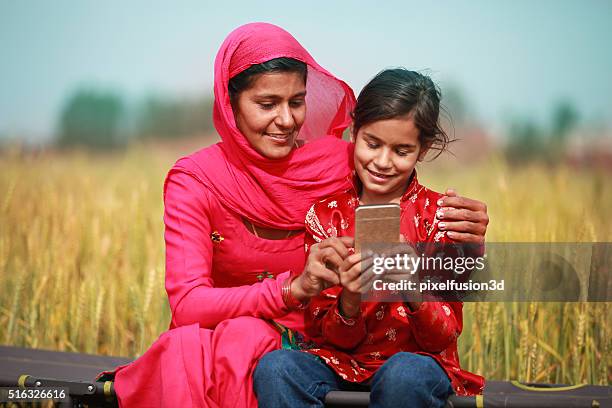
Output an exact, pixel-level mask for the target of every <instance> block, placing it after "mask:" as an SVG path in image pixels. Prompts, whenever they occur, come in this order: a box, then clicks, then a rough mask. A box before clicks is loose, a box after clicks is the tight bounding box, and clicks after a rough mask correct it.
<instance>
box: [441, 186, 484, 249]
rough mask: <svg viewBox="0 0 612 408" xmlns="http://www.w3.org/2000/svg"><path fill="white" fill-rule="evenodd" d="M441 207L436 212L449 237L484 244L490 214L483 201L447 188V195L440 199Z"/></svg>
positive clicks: (442, 227) (459, 240)
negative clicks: (461, 195)
mask: <svg viewBox="0 0 612 408" xmlns="http://www.w3.org/2000/svg"><path fill="white" fill-rule="evenodd" d="M438 206H440V207H441V209H440V210H438V213H437V214H436V218H438V219H439V220H440V222H439V223H438V228H439V229H440V230H441V231H447V235H448V237H449V238H451V239H453V240H455V241H457V242H465V243H476V244H483V243H484V241H485V239H484V237H485V234H486V232H487V225H488V224H489V216H488V215H487V206H486V204H485V203H483V202H482V201H478V200H472V199H471V198H467V197H460V196H459V195H458V194H457V192H456V191H455V190H453V189H450V188H449V189H447V190H446V196H445V197H442V198H440V200H438Z"/></svg>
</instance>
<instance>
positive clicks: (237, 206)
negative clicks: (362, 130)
mask: <svg viewBox="0 0 612 408" xmlns="http://www.w3.org/2000/svg"><path fill="white" fill-rule="evenodd" d="M280 57H289V58H294V59H297V60H299V61H302V62H304V63H306V64H307V65H308V80H307V83H306V92H307V94H306V106H307V111H306V112H307V113H306V119H305V121H304V125H303V126H302V128H301V130H300V133H299V138H300V139H303V140H304V141H305V142H306V143H305V145H304V146H302V147H300V148H296V149H294V150H293V151H292V152H291V154H289V155H288V156H287V157H285V158H283V159H280V160H270V159H267V158H266V157H264V156H262V155H261V154H259V153H258V152H257V151H256V150H254V149H253V147H252V146H251V145H250V144H249V142H248V140H246V138H245V137H244V136H243V135H242V133H240V131H239V130H238V128H237V127H236V123H235V120H234V115H233V112H232V108H231V105H230V99H229V93H228V89H227V86H228V82H229V80H230V78H231V77H233V76H235V75H236V74H238V73H240V72H242V71H243V70H245V69H246V68H248V67H250V66H251V65H254V64H259V63H262V62H265V61H269V60H271V59H274V58H280ZM214 91H215V105H214V116H213V119H214V124H215V128H216V130H217V132H218V133H219V135H220V136H221V139H222V143H219V144H217V145H216V146H215V147H214V148H208V149H204V150H202V151H200V152H199V153H198V154H195V155H192V156H190V157H187V158H184V159H181V160H179V161H178V162H177V163H176V165H175V167H174V170H178V171H185V172H189V173H195V174H193V175H194V176H196V177H197V179H198V180H199V181H200V182H202V183H203V184H204V185H205V186H206V187H207V188H208V189H210V190H211V192H212V193H213V195H214V196H216V197H218V198H219V200H221V202H222V203H223V204H224V205H225V206H226V207H228V208H229V209H231V210H232V211H234V212H235V213H237V214H240V215H242V216H244V217H246V218H247V219H249V220H251V221H252V222H254V223H255V224H258V225H261V226H266V227H271V228H279V229H303V227H304V214H306V211H308V208H309V207H310V206H311V205H312V203H313V202H314V201H316V200H318V199H320V198H321V197H325V196H328V195H330V194H333V193H336V192H337V191H340V190H342V189H346V188H348V187H349V186H350V175H351V171H352V160H351V158H352V155H351V154H350V149H351V146H350V144H349V143H347V142H345V141H343V140H342V132H343V131H344V129H346V128H347V126H348V125H349V123H350V120H351V118H350V112H351V110H352V109H353V107H354V104H355V96H354V94H353V91H352V90H351V88H350V87H349V86H348V85H347V84H346V83H344V82H343V81H340V80H339V79H337V78H335V77H334V76H333V75H332V74H330V73H329V72H327V71H326V70H325V69H323V68H322V67H321V66H320V65H319V64H317V63H316V61H315V60H314V59H313V58H312V57H311V56H310V54H309V53H308V52H307V51H306V50H305V49H304V48H303V47H302V46H301V45H300V44H299V43H298V42H297V41H296V39H295V38H293V36H292V35H291V34H289V33H288V32H287V31H285V30H283V29H282V28H280V27H277V26H275V25H272V24H267V23H252V24H247V25H244V26H242V27H239V28H238V29H236V30H234V31H233V32H232V33H231V34H230V35H229V36H228V37H227V38H226V40H225V41H224V42H223V44H222V45H221V49H220V50H219V52H218V54H217V57H216V60H215V89H214Z"/></svg>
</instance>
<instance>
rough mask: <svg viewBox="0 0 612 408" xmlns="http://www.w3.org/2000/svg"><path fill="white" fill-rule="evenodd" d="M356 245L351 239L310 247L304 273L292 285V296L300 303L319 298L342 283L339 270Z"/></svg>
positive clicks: (329, 241) (338, 239)
mask: <svg viewBox="0 0 612 408" xmlns="http://www.w3.org/2000/svg"><path fill="white" fill-rule="evenodd" d="M353 245H354V239H353V238H351V237H341V238H327V239H325V240H324V241H321V242H320V243H318V244H314V245H312V246H311V247H310V253H309V254H308V258H307V259H306V265H305V266H304V271H303V272H302V274H301V275H300V276H299V277H297V278H296V279H295V280H294V281H293V282H292V284H291V294H292V295H293V296H294V297H295V298H296V299H297V300H299V301H305V300H307V299H310V298H311V297H313V296H317V295H318V294H319V293H320V292H321V291H322V290H325V289H326V288H328V287H330V286H333V285H337V284H339V283H340V278H339V276H338V272H337V270H338V268H339V267H340V265H342V263H343V261H344V259H345V258H346V257H347V256H348V255H349V248H351V247H352V246H353Z"/></svg>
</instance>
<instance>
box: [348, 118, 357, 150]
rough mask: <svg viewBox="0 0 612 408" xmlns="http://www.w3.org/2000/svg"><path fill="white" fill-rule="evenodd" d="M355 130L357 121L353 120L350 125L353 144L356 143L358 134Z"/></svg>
mask: <svg viewBox="0 0 612 408" xmlns="http://www.w3.org/2000/svg"><path fill="white" fill-rule="evenodd" d="M354 130H355V122H352V121H351V124H350V126H349V131H350V133H351V143H353V144H354V143H355V139H356V138H357V135H356V134H355V132H354Z"/></svg>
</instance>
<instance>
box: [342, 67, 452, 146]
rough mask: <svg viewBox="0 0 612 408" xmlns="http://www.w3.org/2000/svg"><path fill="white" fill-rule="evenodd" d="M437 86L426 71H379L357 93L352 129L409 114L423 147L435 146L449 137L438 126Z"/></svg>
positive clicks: (439, 95)
mask: <svg viewBox="0 0 612 408" xmlns="http://www.w3.org/2000/svg"><path fill="white" fill-rule="evenodd" d="M440 98H441V93H440V89H439V88H438V87H437V86H436V84H434V82H433V81H432V80H431V78H429V77H428V76H426V75H423V74H420V73H418V72H415V71H409V70H407V69H405V68H395V69H386V70H384V71H381V72H379V73H378V74H377V75H376V76H375V77H374V78H373V79H372V80H371V81H370V82H369V83H368V84H367V85H366V86H365V87H364V88H363V89H362V90H361V92H360V93H359V97H358V98H357V105H356V106H355V110H354V112H353V132H354V134H355V135H356V134H357V132H358V131H359V129H360V128H361V127H362V126H364V125H367V124H370V123H373V122H376V121H379V120H387V119H394V118H397V117H398V116H405V115H411V117H412V120H414V124H415V126H416V127H417V128H418V129H419V142H420V143H421V148H422V149H433V150H437V151H438V154H437V155H436V156H435V157H434V158H436V157H438V156H439V155H440V153H442V152H443V151H444V150H445V149H446V147H447V145H448V143H449V142H450V141H449V137H448V135H447V134H446V132H445V131H444V130H443V129H442V127H441V126H440V121H439V116H440Z"/></svg>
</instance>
